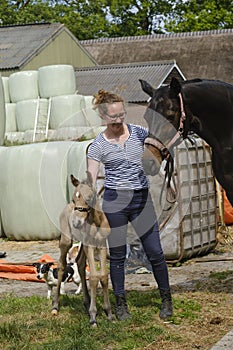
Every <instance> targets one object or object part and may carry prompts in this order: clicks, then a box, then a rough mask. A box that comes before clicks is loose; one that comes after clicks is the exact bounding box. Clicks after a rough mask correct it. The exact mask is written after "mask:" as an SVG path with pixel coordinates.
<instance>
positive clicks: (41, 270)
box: [33, 262, 53, 280]
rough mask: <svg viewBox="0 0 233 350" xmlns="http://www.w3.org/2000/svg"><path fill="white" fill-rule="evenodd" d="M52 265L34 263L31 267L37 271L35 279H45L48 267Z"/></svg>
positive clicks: (51, 263)
mask: <svg viewBox="0 0 233 350" xmlns="http://www.w3.org/2000/svg"><path fill="white" fill-rule="evenodd" d="M52 265H53V262H49V263H44V264H41V263H34V264H33V266H35V267H36V270H37V278H38V279H39V280H41V279H42V278H45V279H46V276H47V274H48V272H49V269H50V267H51V266H52Z"/></svg>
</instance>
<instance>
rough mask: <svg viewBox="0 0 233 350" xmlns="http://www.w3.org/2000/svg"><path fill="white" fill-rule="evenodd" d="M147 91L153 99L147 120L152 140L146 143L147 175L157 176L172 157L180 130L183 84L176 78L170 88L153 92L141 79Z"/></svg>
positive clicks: (147, 140)
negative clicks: (163, 161)
mask: <svg viewBox="0 0 233 350" xmlns="http://www.w3.org/2000/svg"><path fill="white" fill-rule="evenodd" d="M140 82H141V86H142V89H143V91H144V92H146V93H147V94H148V95H149V96H150V97H151V98H150V101H149V104H148V108H147V109H146V112H145V114H144V118H145V120H146V122H147V124H148V128H149V133H150V134H149V138H148V139H146V140H145V145H146V150H145V152H144V156H143V166H144V169H145V171H146V173H147V174H149V175H155V174H156V173H158V171H159V168H160V165H161V162H162V160H163V159H167V158H168V157H169V150H170V148H172V146H174V144H175V142H174V143H173V144H171V140H174V137H175V135H176V134H177V130H178V129H179V128H180V118H181V107H180V100H179V93H180V91H181V85H180V83H179V82H178V80H177V79H175V78H173V79H172V81H171V84H170V86H169V85H168V86H164V87H161V88H159V89H154V88H153V87H152V86H151V85H150V84H148V83H147V82H146V81H144V80H140Z"/></svg>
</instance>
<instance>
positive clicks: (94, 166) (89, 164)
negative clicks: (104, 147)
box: [87, 158, 100, 188]
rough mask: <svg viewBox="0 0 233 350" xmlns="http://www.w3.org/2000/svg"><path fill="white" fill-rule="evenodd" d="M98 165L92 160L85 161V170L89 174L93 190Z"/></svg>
mask: <svg viewBox="0 0 233 350" xmlns="http://www.w3.org/2000/svg"><path fill="white" fill-rule="evenodd" d="M99 167H100V163H99V162H98V161H97V160H94V159H90V158H88V159H87V170H88V171H89V172H90V173H91V177H92V182H93V188H95V186H96V180H97V176H98V173H99Z"/></svg>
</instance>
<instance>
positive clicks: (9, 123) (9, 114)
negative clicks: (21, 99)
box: [5, 103, 17, 132]
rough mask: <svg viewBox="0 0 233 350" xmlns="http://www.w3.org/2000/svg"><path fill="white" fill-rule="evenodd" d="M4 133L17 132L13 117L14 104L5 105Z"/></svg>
mask: <svg viewBox="0 0 233 350" xmlns="http://www.w3.org/2000/svg"><path fill="white" fill-rule="evenodd" d="M5 107H6V132H9V131H17V124H16V117H15V107H16V104H15V103H6V104H5Z"/></svg>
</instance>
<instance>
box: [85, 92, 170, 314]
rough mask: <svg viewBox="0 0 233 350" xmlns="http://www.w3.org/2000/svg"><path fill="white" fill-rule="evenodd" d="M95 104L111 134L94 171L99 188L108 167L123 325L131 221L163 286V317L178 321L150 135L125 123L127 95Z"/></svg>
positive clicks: (100, 141) (92, 159) (102, 138)
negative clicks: (147, 152) (146, 156)
mask: <svg viewBox="0 0 233 350" xmlns="http://www.w3.org/2000/svg"><path fill="white" fill-rule="evenodd" d="M93 104H94V109H98V112H99V115H100V118H102V120H103V121H104V122H105V124H106V129H105V130H104V131H103V132H102V133H101V134H99V135H98V136H97V137H96V139H95V140H94V141H93V143H92V145H91V146H90V147H89V149H88V170H89V171H90V173H91V174H92V177H93V183H94V184H95V183H96V179H97V175H98V171H99V165H100V162H102V163H103V164H104V166H105V184H104V185H105V190H104V197H103V210H104V212H105V214H106V216H107V218H108V221H109V224H110V227H111V233H110V235H109V237H108V243H109V250H110V277H111V281H112V286H113V292H114V295H115V297H116V317H117V318H118V319H119V320H125V319H128V318H129V317H130V313H129V310H128V306H127V302H126V297H125V260H126V244H127V225H128V222H131V224H132V226H133V227H134V229H135V231H136V233H137V235H138V236H139V237H140V240H141V243H142V246H143V248H144V250H145V253H146V255H147V258H148V260H149V262H150V263H151V266H152V271H153V274H154V277H155V280H156V282H157V284H158V288H159V291H160V295H161V298H162V307H161V310H160V318H162V319H167V318H169V317H171V316H172V298H171V293H170V286H169V278H168V270H167V265H166V261H165V258H164V254H163V250H162V247H161V243H160V237H159V228H158V223H157V219H156V214H155V210H154V207H153V203H152V199H151V196H150V193H149V183H148V179H147V176H146V175H145V173H144V170H143V167H142V155H143V150H144V140H145V138H146V137H147V136H148V130H147V129H146V128H143V127H141V126H136V125H132V124H126V123H125V116H126V111H125V107H124V101H123V99H122V97H121V96H118V95H116V94H114V93H111V92H107V91H105V90H99V92H98V93H97V94H96V95H94V99H93Z"/></svg>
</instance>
